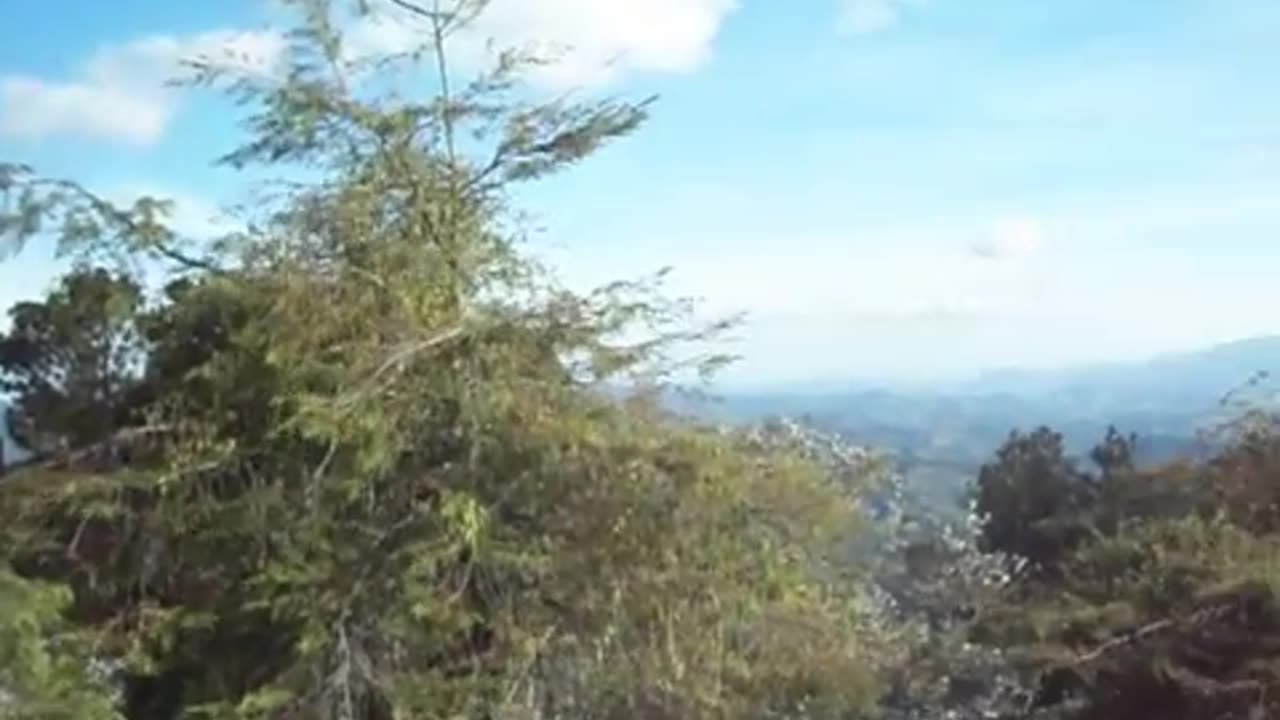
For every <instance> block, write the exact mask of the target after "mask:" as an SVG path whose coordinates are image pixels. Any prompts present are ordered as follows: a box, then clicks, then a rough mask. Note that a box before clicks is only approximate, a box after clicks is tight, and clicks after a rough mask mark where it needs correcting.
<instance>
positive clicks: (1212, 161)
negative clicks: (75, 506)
mask: <svg viewBox="0 0 1280 720" xmlns="http://www.w3.org/2000/svg"><path fill="white" fill-rule="evenodd" d="M270 17H271V14H270V12H269V11H267V10H266V9H265V5H263V4H261V3H258V2H252V1H251V0H242V1H241V0H237V1H234V2H232V1H226V0H224V1H223V2H219V3H162V2H160V1H159V0H118V1H117V2H114V3H112V4H111V6H110V8H109V9H108V8H105V7H104V8H102V9H99V8H98V7H96V6H94V5H93V4H90V3H85V2H83V0H44V1H43V2H41V3H5V4H4V5H3V6H0V27H4V28H6V29H9V31H8V32H7V33H6V42H5V43H3V44H0V158H3V159H17V160H21V161H25V162H29V163H32V164H34V165H36V166H37V167H38V168H39V169H40V170H41V171H43V172H45V173H47V174H53V175H67V176H72V177H75V178H77V179H80V180H82V181H84V182H86V183H88V184H90V185H92V186H93V187H95V188H98V189H100V190H102V191H103V192H106V193H108V194H115V195H116V196H119V197H127V196H128V195H130V194H132V193H137V192H151V193H157V194H162V195H168V196H172V197H174V198H176V199H177V200H178V201H179V206H180V208H181V209H182V210H181V213H180V216H179V218H178V220H179V222H180V224H181V225H183V226H184V227H186V228H187V229H189V230H192V231H194V232H197V233H199V232H209V231H211V230H212V229H213V228H215V227H216V226H217V223H216V222H214V221H213V220H212V219H211V218H212V216H213V215H214V214H215V213H216V209H217V208H218V206H219V204H220V203H224V202H227V201H230V200H232V199H239V197H238V196H237V190H238V188H240V187H241V182H242V181H241V179H239V178H237V177H236V176H235V175H234V174H231V173H230V172H229V171H225V170H215V169H213V168H212V167H211V166H210V162H209V161H210V160H211V159H212V157H213V156H214V155H215V154H216V153H217V152H218V151H219V150H222V149H226V148H228V147H230V145H231V143H232V142H233V141H234V138H235V135H234V130H235V126H234V115H233V114H232V112H231V110H230V108H228V107H227V106H226V105H225V104H224V103H222V102H221V101H219V100H217V99H216V98H211V97H205V96H191V95H177V94H174V93H171V92H169V91H163V90H161V89H159V88H158V83H159V81H160V79H162V78H161V76H162V75H163V74H164V72H165V71H166V68H170V67H172V65H171V63H172V59H173V58H174V57H177V56H179V55H181V54H184V53H190V52H192V51H193V50H195V51H198V50H200V49H207V48H210V47H213V46H215V45H217V44H218V43H221V42H225V41H227V40H228V39H233V40H234V42H236V43H238V47H241V48H244V49H247V50H248V51H250V52H251V53H259V54H261V55H262V56H263V57H269V56H270V53H271V50H272V48H273V47H274V46H273V45H272V42H271V37H272V36H271V35H270V33H269V25H268V24H267V23H268V21H269V19H270ZM13 29H18V30H17V31H15V30H13ZM1278 30H1280V3H1274V2H1269V1H1266V0H1129V1H1128V2H1116V1H1115V0H1037V1H1036V2H1028V1H1027V0H966V1H965V2H959V1H958V0H801V1H799V2H785V3H784V2H779V1H778V0H737V1H736V2H735V1H734V0H608V2H604V1H603V0H494V3H493V6H492V9H491V14H490V16H489V17H488V19H487V20H486V21H485V24H484V25H483V27H482V28H481V29H480V30H478V31H477V33H479V32H484V33H485V34H486V35H487V36H495V37H497V39H499V40H500V41H511V42H521V41H527V40H530V39H538V40H549V41H553V42H558V43H564V44H568V45H571V46H573V47H575V48H577V53H576V54H575V55H572V56H570V58H569V59H568V61H567V62H566V63H565V64H564V65H562V66H560V67H559V68H557V69H553V70H551V71H548V72H546V73H544V75H543V76H540V77H539V78H535V80H536V81H537V82H538V87H539V88H541V89H544V90H547V91H554V90H555V89H557V88H558V87H560V86H565V85H566V84H571V85H580V86H585V87H586V88H588V89H590V90H592V91H610V92H620V93H635V94H647V93H650V92H657V93H660V94H661V96H662V99H661V101H660V103H659V104H658V106H657V108H656V114H655V117H654V119H653V121H652V122H651V124H650V125H649V126H647V127H646V128H645V129H644V130H643V131H641V132H640V133H639V134H637V135H636V136H634V137H633V138H630V139H628V140H626V141H625V142H623V143H621V144H619V145H617V146H615V147H613V148H610V149H609V150H607V151H606V152H605V153H603V154H602V155H601V156H599V157H598V158H595V159H593V160H592V161H590V162H589V163H587V164H585V165H583V166H582V167H580V168H578V169H576V170H575V171H573V172H571V173H569V174H567V175H564V176H561V177H559V178H556V179H554V180H552V181H550V182H548V183H546V184H543V185H540V186H537V187H534V188H531V189H529V190H528V191H526V192H524V193H523V195H522V200H523V201H524V208H525V209H527V210H530V211H532V212H534V213H535V214H536V215H537V216H538V218H539V224H540V225H541V226H543V227H545V228H546V231H545V232H544V233H541V234H540V235H539V236H538V237H537V239H536V241H535V242H536V245H535V247H536V249H537V251H538V252H540V253H541V254H543V255H545V256H546V257H548V258H549V259H550V260H552V261H553V262H554V263H555V264H556V265H557V267H559V268H560V269H561V271H562V273H563V275H564V276H565V278H566V279H567V280H569V281H570V282H572V283H575V284H578V283H580V284H593V283H598V282H604V281H608V280H611V279H615V278H617V277H619V276H631V275H634V274H636V273H639V272H644V271H647V270H652V269H657V268H659V267H661V266H665V265H671V266H674V267H675V275H674V277H673V280H672V283H673V290H677V291H681V292H687V293H691V294H696V295H700V296H702V297H704V298H706V302H707V308H708V311H709V312H714V311H737V310H745V311H747V312H748V313H750V320H749V321H748V324H747V325H746V326H744V328H743V329H742V330H741V331H740V332H739V333H738V335H739V337H740V341H739V343H738V344H737V345H736V346H735V348H734V349H735V350H737V351H738V352H739V353H741V354H743V355H744V356H745V359H744V361H743V362H742V363H741V364H740V365H739V366H738V367H737V368H736V369H734V370H733V371H731V373H730V375H729V376H728V377H729V378H730V379H733V380H736V381H740V382H763V383H770V382H780V381H786V380H792V379H808V380H821V379H831V378H836V377H842V376H876V377H888V376H893V377H908V376H909V377H927V376H934V375H942V374H949V373H955V372H967V371H971V370H974V369H978V368H984V367H991V366H1007V365H1069V364H1075V363H1082V362H1090V361H1095V360H1102V359H1112V358H1117V359H1118V358H1130V357H1137V356H1142V355H1146V354H1150V353H1155V352H1160V351H1165V350H1173V349H1183V348H1190V347H1195V346H1199V345H1204V344H1209V343H1214V342H1218V341H1223V340H1230V339H1234V338H1238V337H1243V336H1248V335H1258V334H1270V333H1274V332H1280V283H1278V282H1276V281H1275V276H1276V274H1277V271H1280V242H1277V238H1276V237H1275V235H1276V232H1277V230H1280V202H1277V201H1278V200H1280V93H1278V92H1276V91H1275V90H1274V89H1273V88H1274V78H1275V77H1277V76H1278V75H1280V50H1277V49H1274V47H1273V45H1274V38H1275V36H1276V32H1277V31H1278ZM245 32H252V33H257V34H253V35H244V34H243V33H245ZM359 32H360V33H361V34H360V35H359V38H360V39H361V40H362V42H365V43H367V44H369V45H370V46H389V45H394V43H395V42H397V39H396V38H395V37H391V35H394V33H392V32H390V31H389V30H388V29H387V28H381V29H380V28H376V27H374V28H369V27H365V28H361V29H359ZM461 52H462V54H463V55H464V56H465V55H466V48H465V47H464V48H462V51H461ZM609 58H614V59H615V60H616V62H615V63H613V64H612V65H608V66H606V65H604V63H603V61H604V60H605V59H609ZM53 271H54V265H53V264H52V263H51V262H50V261H49V259H48V252H47V248H42V247H34V248H31V249H30V250H29V251H28V252H27V253H26V254H24V255H22V256H20V257H19V258H18V259H16V260H12V261H9V262H6V263H3V264H0V304H7V303H8V302H11V301H12V300H13V299H14V298H16V297H22V296H29V295H32V294H35V293H38V292H40V291H41V290H42V289H43V288H44V287H45V286H46V285H47V283H48V282H49V279H50V278H51V277H52V273H53Z"/></svg>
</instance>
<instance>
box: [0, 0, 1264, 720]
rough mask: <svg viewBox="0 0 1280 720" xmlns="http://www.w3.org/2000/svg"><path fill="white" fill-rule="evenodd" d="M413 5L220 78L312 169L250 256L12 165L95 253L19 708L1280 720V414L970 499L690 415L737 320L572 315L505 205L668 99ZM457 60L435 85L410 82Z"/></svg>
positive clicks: (23, 386)
mask: <svg viewBox="0 0 1280 720" xmlns="http://www.w3.org/2000/svg"><path fill="white" fill-rule="evenodd" d="M388 2H390V3H392V4H393V5H394V6H396V7H399V8H400V9H401V10H400V11H401V12H404V13H407V14H408V15H410V16H412V17H414V18H416V19H417V21H418V23H419V29H420V31H421V34H422V37H423V40H424V46H423V49H422V51H421V52H420V53H413V54H410V55H407V56H405V57H398V58H386V59H382V60H380V61H379V62H377V63H373V62H371V61H359V62H357V61H353V60H351V59H350V56H349V54H348V53H347V52H346V51H345V50H344V47H343V42H342V36H341V34H340V33H339V32H338V31H337V30H335V28H337V27H338V26H340V25H341V24H342V23H341V22H340V18H341V17H344V16H345V13H347V12H348V11H350V10H351V8H345V7H336V6H332V5H331V4H329V3H327V2H323V1H322V0H307V1H305V2H304V1H301V0H297V1H295V2H293V3H292V6H293V7H294V9H295V10H296V11H297V19H298V27H297V29H296V32H295V33H294V34H293V36H292V42H293V45H292V47H291V51H290V55H289V67H288V69H287V72H284V73H281V74H279V75H272V76H263V75H229V74H227V73H226V71H225V70H223V69H220V67H219V66H218V64H217V63H212V62H196V63H194V64H193V77H192V81H193V82H194V83H197V84H200V85H211V86H216V87H222V88H224V89H226V90H227V91H229V92H231V93H232V94H233V95H234V96H235V97H236V98H237V99H238V100H240V101H241V102H243V103H244V104H245V106H246V107H248V108H250V114H249V117H248V120H247V123H246V127H245V132H246V138H245V141H244V143H243V144H242V145H241V146H239V147H237V148H234V149H233V150H232V151H231V152H229V153H228V154H226V155H225V156H224V157H223V158H222V162H223V163H225V164H226V165H228V166H230V167H233V168H251V167H252V168H257V169H258V170H259V171H260V172H262V171H265V170H271V171H273V172H279V173H281V174H283V175H286V176H288V178H289V179H288V180H287V181H278V182H275V183H272V184H271V185H270V187H269V188H267V189H268V190H270V192H265V191H264V192H263V193H261V194H260V197H261V198H262V199H261V200H260V204H259V205H257V206H255V207H254V208H252V212H251V214H249V215H247V216H246V217H245V218H244V223H243V227H242V228H241V229H240V230H238V231H237V232H235V233H232V234H230V235H228V236H226V237H223V238H219V239H218V240H217V241H216V242H212V243H203V244H202V243H195V242H193V241H191V240H190V239H188V238H182V237H179V236H178V235H177V234H176V233H174V232H173V231H171V230H170V229H168V228H167V227H166V226H165V213H166V210H167V208H166V206H165V204H164V203H163V202H160V201H158V200H155V199H150V198H144V199H142V200H139V201H138V202H137V203H135V204H134V205H133V206H131V207H127V208H122V207H117V206H114V205H112V204H110V203H107V202H105V201H104V200H102V199H101V198H99V197H98V196H96V195H95V194H94V193H93V192H92V191H91V190H90V189H87V188H84V187H81V186H79V185H77V184H75V183H73V182H69V181H63V180H52V179H47V178H43V177H41V176H39V175H37V174H36V173H35V172H34V171H33V170H31V169H29V168H24V167H19V166H3V167H0V193H3V194H4V195H5V201H4V203H2V204H0V207H2V208H4V214H3V215H0V232H3V233H4V234H5V235H6V236H7V239H9V240H10V241H12V242H13V243H15V245H17V246H21V245H22V244H24V243H27V242H33V241H42V240H45V239H50V238H53V239H56V240H57V241H58V242H59V243H60V244H61V247H62V249H63V250H64V251H65V252H66V253H68V254H69V255H70V256H71V257H73V258H74V259H75V260H76V265H75V268H74V269H73V270H72V271H71V272H70V273H69V274H68V275H66V276H65V277H63V278H61V280H60V281H59V283H58V284H57V285H56V286H55V287H54V288H53V289H52V290H51V291H50V292H49V294H48V295H47V296H46V297H45V298H44V299H42V300H38V301H30V302H25V303H20V304H18V305H16V306H14V307H13V308H11V309H10V310H9V317H10V323H9V326H8V328H7V330H6V331H5V333H4V335H3V336H0V383H2V384H3V390H4V392H5V393H6V394H7V395H8V396H9V397H10V398H11V400H12V405H11V407H10V413H9V417H7V418H6V422H7V424H8V426H9V428H10V431H11V432H12V433H13V435H14V436H15V437H17V438H18V439H19V440H20V441H21V443H22V444H23V445H24V446H26V448H27V449H29V450H30V451H32V453H33V455H32V457H30V458H28V459H26V460H24V461H23V462H22V463H21V464H11V465H10V466H9V467H8V468H7V471H6V473H5V474H4V475H3V477H0V719H3V720H8V719H9V718H13V719H14V720H18V719H22V720H37V719H39V720H53V719H55V718H89V719H91V720H96V719H97V718H102V719H104V720H105V719H107V718H120V719H122V720H171V719H174V718H206V719H208V720H224V719H226V720H230V719H233V718H245V719H248V718H261V719H266V718H272V719H276V718H280V719H287V718H296V719H298V720H402V719H408V718H440V719H441V720H444V719H449V720H453V719H456V718H483V719H486V720H488V719H495V720H496V719H498V718H509V719H512V720H516V719H522V718H528V719H529V720H533V719H534V718H543V719H548V720H549V719H551V718H573V719H579V718H600V719H603V720H609V719H614V718H633V717H636V718H646V719H649V718H652V719H657V720H661V719H662V718H672V719H676V718H679V719H681V720H683V719H686V718H715V719H716V720H728V719H738V718H741V719H743V720H748V719H751V720H754V719H760V720H764V719H766V718H795V719H797V720H799V719H801V718H804V719H818V718H833V719H834V718H842V719H843V718H849V719H852V718H872V717H886V718H895V719H898V720H925V719H929V718H974V719H976V718H997V717H1002V718H1032V717H1040V718H1047V717H1052V718H1078V719H1080V720H1092V719H1094V718H1114V717H1125V718H1152V719H1154V718H1160V719H1161V720H1167V719H1173V720H1177V719H1179V718H1185V719H1186V720H1220V719H1221V718H1248V719H1249V720H1254V719H1255V718H1262V717H1275V716H1280V699H1278V697H1280V696H1278V695H1277V692H1280V614H1278V613H1277V610H1278V607H1277V604H1276V595H1275V593H1276V591H1277V583H1280V573H1278V572H1277V565H1276V561H1275V559H1274V558H1276V557H1280V555H1277V552H1278V551H1280V482H1277V480H1278V479H1280V433H1276V432H1275V428H1277V427H1280V425H1278V424H1277V423H1276V422H1275V419H1276V418H1273V417H1270V416H1268V415H1266V414H1265V413H1263V414H1261V415H1259V414H1253V415H1250V416H1249V420H1250V422H1249V423H1247V424H1244V425H1241V426H1239V427H1237V428H1235V429H1234V431H1233V432H1234V434H1232V435H1230V436H1228V437H1227V438H1226V439H1225V440H1224V441H1223V442H1221V443H1220V447H1221V448H1222V450H1221V452H1219V453H1218V454H1217V455H1216V456H1215V457H1213V458H1212V459H1210V460H1208V461H1204V462H1191V461H1185V462H1175V463H1171V464H1167V465H1162V466H1155V467H1143V466H1142V465H1141V463H1139V462H1138V461H1137V460H1136V456H1135V452H1134V439H1133V438H1130V437H1126V436H1123V435H1121V434H1119V433H1118V432H1115V431H1113V432H1111V433H1108V434H1107V436H1106V437H1105V438H1104V439H1103V440H1102V442H1101V443H1100V444H1099V445H1098V447H1097V448H1096V450H1095V451H1094V452H1093V453H1092V456H1091V460H1092V466H1093V467H1091V468H1090V467H1086V466H1085V465H1083V464H1082V463H1081V462H1080V461H1078V460H1076V459H1073V458H1072V456H1071V454H1070V453H1069V452H1068V451H1067V449H1066V448H1065V447H1064V444H1063V441H1062V438H1061V436H1060V435H1058V434H1057V433H1055V432H1053V431H1052V430H1050V429H1047V428H1042V429H1039V430H1036V431H1034V432H1031V433H1030V434H1022V433H1014V434H1013V435H1012V436H1010V437H1009V439H1008V441H1007V442H1006V443H1005V445H1004V446H1003V447H1001V448H1000V449H999V450H998V451H997V452H996V454H995V456H994V457H993V458H992V459H991V461H990V462H989V463H988V464H987V465H986V466H984V467H983V468H982V470H981V471H980V472H979V473H978V475H977V478H976V484H975V486H974V488H973V490H974V493H973V502H972V506H971V507H970V508H969V509H970V510H971V512H969V513H968V514H967V516H963V517H962V516H960V515H963V514H957V513H955V512H952V511H950V510H948V509H940V508H938V507H936V505H935V504H934V503H931V502H930V501H929V499H928V498H921V497H918V496H917V495H915V494H914V489H913V488H911V487H908V486H907V485H905V484H904V483H903V482H902V479H901V478H900V477H897V476H895V475H894V473H893V472H892V470H891V468H889V467H888V466H887V465H886V463H885V462H884V459H883V458H881V457H879V456H877V455H875V454H874V453H870V452H867V451H864V450H859V449H856V448H852V447H849V446H848V445H846V444H844V443H843V442H842V441H841V440H839V439H838V438H835V437H829V436H824V435H821V434H819V433H816V432H814V431H812V430H809V429H805V428H803V427H801V426H799V425H796V424H791V423H774V424H766V425H762V426H755V427H743V428H724V427H714V426H708V425H706V424H701V423H698V422H695V421H694V420H691V419H689V418H685V417H681V416H678V415H676V414H674V413H672V412H670V411H669V410H667V409H666V408H667V405H666V404H665V400H666V398H667V397H668V396H669V395H668V393H669V391H670V390H671V388H672V386H673V385H675V384H677V383H678V382H683V381H686V380H688V379H689V378H690V377H696V376H698V375H699V374H706V373H710V372H713V371H714V370H715V369H716V368H717V367H718V366H719V365H720V364H722V363H723V362H724V361H725V358H723V357H721V356H720V355H718V354H717V353H715V352H714V350H715V344H714V341H715V340H716V338H717V337H718V336H719V334H720V333H721V332H722V331H724V330H726V329H728V328H729V327H730V325H731V323H729V322H727V321H726V322H715V323H711V324H709V325H699V324H696V323H695V322H694V321H693V318H694V314H693V312H692V310H693V308H692V306H691V305H690V304H689V303H688V302H686V301H684V300H681V299H671V298H669V297H667V296H666V295H665V294H664V292H663V290H662V287H661V277H660V276H659V277H657V278H653V279H648V280H640V281H622V282H618V283H616V284H612V285H609V286H606V287H602V288H599V289H597V290H595V291H592V292H587V293H579V292H574V291H570V290H569V289H567V288H565V287H564V286H562V285H561V284H560V283H558V282H557V281H556V279H555V277H554V275H553V274H552V273H551V272H550V271H548V270H547V269H545V268H541V267H539V266H538V265H537V264H536V263H534V262H533V261H531V260H530V258H529V257H528V256H527V255H526V254H525V253H523V252H522V251H521V249H520V247H519V244H518V242H517V241H518V238H519V225H518V222H516V219H517V218H516V215H515V214H514V212H513V211H512V210H511V209H510V208H509V206H508V205H509V201H510V197H511V190H512V188H513V187H514V186H516V185H517V184H519V183H523V182H528V181H532V180H536V179H538V178H541V177H543V176H546V175H549V174H551V173H554V172H557V171H560V170H562V169H565V168H567V167H568V166H570V165H573V164H575V163H577V162H579V161H580V160H583V159H585V158H586V157H587V156H589V155H590V154H591V153H592V152H593V151H594V150H596V149H597V148H599V147H602V146H604V145H605V144H607V143H608V142H612V141H615V140H618V139H620V138H622V137H624V136H626V135H628V134H629V133H631V132H632V131H633V130H635V129H636V128H637V127H639V126H640V125H641V124H642V122H643V121H644V119H645V117H646V113H647V109H648V103H647V102H640V103H631V102H626V101H620V100H606V101H601V102H596V103H586V104H571V103H569V102H568V101H556V102H552V103H549V104H537V103H530V102H529V101H527V99H525V95H524V94H523V93H522V92H521V90H520V85H519V84H518V80H519V77H520V71H521V69H522V68H523V67H525V66H526V65H527V63H528V62H530V60H529V59H526V58H522V57H520V56H518V55H516V54H513V53H505V54H502V55H501V56H500V57H499V59H498V62H497V64H496V66H495V67H494V68H492V69H491V70H490V71H488V72H486V73H484V74H482V75H480V76H478V77H476V78H474V79H472V81H471V82H469V83H465V84H459V83H457V82H456V80H455V79H454V78H452V77H451V75H450V70H449V64H448V54H447V52H446V48H447V43H446V40H447V38H448V37H449V36H450V34H451V33H453V32H455V31H456V30H457V28H458V27H459V24H461V23H465V22H468V21H469V20H470V19H472V18H473V13H474V12H481V11H483V3H478V2H477V3H464V4H463V6H462V7H461V8H460V9H455V10H454V11H451V12H439V11H438V10H436V9H433V8H426V7H419V6H417V5H413V4H411V3H409V2H405V1H404V0H388ZM382 7H386V5H378V4H368V3H357V4H356V6H355V8H354V9H355V10H357V11H359V12H377V11H378V9H379V8H382ZM424 59H425V61H426V65H427V66H428V67H429V68H430V69H431V72H432V73H434V75H433V77H434V78H435V81H436V93H435V95H434V97H431V98H429V99H427V100H425V101H415V100H413V99H410V100H404V99H400V95H399V94H397V93H395V92H390V93H376V92H374V90H375V88H376V87H377V85H378V84H382V85H384V86H385V85H387V84H390V85H392V86H395V85H397V84H398V81H397V80H394V78H401V79H403V78H412V79H413V81H414V83H420V82H421V80H422V77H423V72H422V71H419V70H408V72H407V74H406V70H407V69H408V68H415V67H417V63H419V62H421V61H423V60H424ZM388 78H392V80H391V81H390V82H388V81H387V79H388ZM375 79H376V80H378V83H375V82H374V80H375ZM414 83H408V82H406V83H405V84H406V85H409V84H414ZM393 89H402V88H393ZM157 268H160V269H161V270H162V275H163V282H162V283H161V284H160V285H159V286H156V285H155V284H154V283H152V282H149V281H147V280H146V279H148V278H154V277H155V273H156V270H157Z"/></svg>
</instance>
